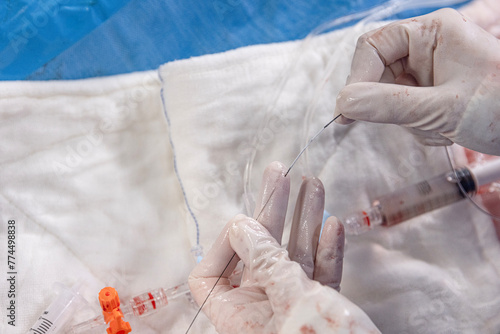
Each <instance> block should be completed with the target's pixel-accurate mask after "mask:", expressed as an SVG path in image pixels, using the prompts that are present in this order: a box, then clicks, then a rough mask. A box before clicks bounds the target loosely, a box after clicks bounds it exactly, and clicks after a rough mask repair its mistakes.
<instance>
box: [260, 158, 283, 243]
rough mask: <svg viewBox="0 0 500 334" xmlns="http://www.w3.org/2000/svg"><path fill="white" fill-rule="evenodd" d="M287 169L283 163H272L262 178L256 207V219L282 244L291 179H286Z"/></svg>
mask: <svg viewBox="0 0 500 334" xmlns="http://www.w3.org/2000/svg"><path fill="white" fill-rule="evenodd" d="M285 173H286V167H285V165H283V164H282V163H281V162H276V161H275V162H272V163H271V164H269V166H267V168H266V170H265V171H264V175H263V177H262V183H261V187H260V194H259V198H258V200H257V205H256V206H255V211H254V218H255V219H256V220H258V221H259V222H260V223H261V224H262V225H264V226H265V228H266V229H267V230H268V231H269V232H270V233H271V235H272V236H273V237H274V238H275V239H276V240H277V241H278V242H279V243H281V237H282V234H283V227H284V225H285V216H286V210H287V207H288V196H289V194H290V178H289V177H285Z"/></svg>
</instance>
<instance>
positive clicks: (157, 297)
mask: <svg viewBox="0 0 500 334" xmlns="http://www.w3.org/2000/svg"><path fill="white" fill-rule="evenodd" d="M183 296H184V297H186V298H187V300H188V301H190V302H193V300H192V298H191V293H190V290H189V286H188V284H187V283H183V284H181V285H178V286H176V287H173V288H170V289H163V288H159V289H154V290H150V291H147V292H144V293H142V294H140V295H137V296H135V297H132V298H131V299H129V300H128V301H126V302H122V303H121V305H120V310H121V311H122V312H123V316H124V318H125V320H126V317H127V316H137V317H141V316H145V315H149V314H151V313H153V312H156V311H157V310H158V309H161V308H163V307H165V306H167V305H168V303H169V302H170V301H173V300H175V299H177V298H179V297H183ZM104 325H106V322H105V321H104V316H103V315H102V314H101V315H99V316H97V317H95V318H93V319H89V320H87V321H85V322H82V323H79V324H77V325H75V326H73V327H72V328H71V330H70V333H82V332H86V331H89V330H92V329H96V328H98V327H101V326H104Z"/></svg>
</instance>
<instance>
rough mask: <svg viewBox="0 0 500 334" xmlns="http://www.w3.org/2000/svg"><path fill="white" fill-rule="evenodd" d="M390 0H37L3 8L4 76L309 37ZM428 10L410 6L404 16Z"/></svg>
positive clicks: (153, 64)
mask: <svg viewBox="0 0 500 334" xmlns="http://www.w3.org/2000/svg"><path fill="white" fill-rule="evenodd" d="M385 1H386V0H329V1H327V0H312V1H311V0H309V1H308V0H295V1H289V0H254V1H251V0H207V1H199V0H177V1H173V0H130V1H112V0H107V1H103V0H87V1H83V0H73V1H72V0H50V1H46V2H42V1H41V2H36V1H34V0H31V1H28V0H25V1H18V2H12V3H15V4H14V5H10V2H8V3H7V4H5V5H4V7H3V8H2V11H1V12H0V15H1V16H0V17H3V21H1V22H0V27H1V31H2V32H3V33H2V36H1V39H0V50H1V51H0V79H2V80H12V79H30V80H47V79H79V78H86V77H95V76H104V75H113V74H120V73H128V72H133V71H139V70H149V69H155V68H157V67H158V66H159V65H161V64H163V63H165V62H168V61H172V60H175V59H183V58H189V57H193V56H199V55H203V54H209V53H216V52H222V51H226V50H230V49H234V48H237V47H241V46H246V45H252V44H261V43H273V42H282V41H288V40H294V39H298V38H303V37H305V36H306V35H307V34H308V33H309V32H310V31H311V30H312V29H314V28H315V27H317V26H318V25H319V24H321V23H323V22H326V21H329V20H332V19H335V18H337V17H341V16H344V15H347V14H350V13H353V12H357V11H361V10H365V9H368V8H370V7H373V6H376V5H379V4H382V3H384V2H385ZM430 10H431V9H428V10H425V9H424V10H419V11H413V12H407V13H403V14H402V15H399V16H398V17H397V18H403V17H409V16H414V15H420V14H423V13H425V12H429V11H430Z"/></svg>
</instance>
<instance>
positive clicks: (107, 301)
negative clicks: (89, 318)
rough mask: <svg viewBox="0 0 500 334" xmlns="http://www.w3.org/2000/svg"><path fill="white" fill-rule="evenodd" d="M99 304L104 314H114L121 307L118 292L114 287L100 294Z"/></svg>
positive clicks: (103, 290)
mask: <svg viewBox="0 0 500 334" xmlns="http://www.w3.org/2000/svg"><path fill="white" fill-rule="evenodd" d="M99 304H101V308H102V310H103V311H104V312H112V311H113V310H114V309H115V308H118V307H120V298H118V292H116V290H115V289H114V288H112V287H106V288H104V289H102V290H101V292H99Z"/></svg>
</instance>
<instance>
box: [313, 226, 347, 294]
mask: <svg viewBox="0 0 500 334" xmlns="http://www.w3.org/2000/svg"><path fill="white" fill-rule="evenodd" d="M344 240H345V238H344V225H342V223H341V222H340V221H339V220H338V219H337V218H335V217H329V218H328V219H327V220H326V222H325V226H324V227H323V232H322V233H321V240H320V241H319V245H318V251H317V253H316V262H315V266H314V280H315V281H318V282H320V283H321V284H323V285H327V286H329V287H331V288H333V289H335V290H337V291H340V282H341V281H342V266H343V260H344Z"/></svg>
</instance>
